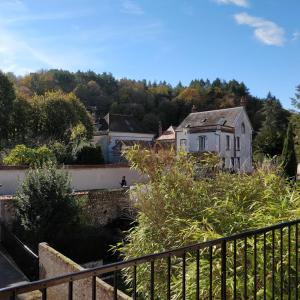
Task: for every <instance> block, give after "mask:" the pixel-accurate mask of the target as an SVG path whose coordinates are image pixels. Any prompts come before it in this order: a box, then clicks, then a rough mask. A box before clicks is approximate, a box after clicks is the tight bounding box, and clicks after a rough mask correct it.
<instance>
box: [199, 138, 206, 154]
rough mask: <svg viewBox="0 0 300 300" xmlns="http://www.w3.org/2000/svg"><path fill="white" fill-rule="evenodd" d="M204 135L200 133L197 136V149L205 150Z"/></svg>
mask: <svg viewBox="0 0 300 300" xmlns="http://www.w3.org/2000/svg"><path fill="white" fill-rule="evenodd" d="M206 140H207V137H206V135H200V136H199V137H198V150H199V151H205V150H206Z"/></svg>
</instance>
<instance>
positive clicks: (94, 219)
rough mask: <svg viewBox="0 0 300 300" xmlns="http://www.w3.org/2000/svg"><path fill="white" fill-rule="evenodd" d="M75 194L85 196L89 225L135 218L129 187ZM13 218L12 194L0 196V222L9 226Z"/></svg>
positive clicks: (85, 208) (97, 225)
mask: <svg viewBox="0 0 300 300" xmlns="http://www.w3.org/2000/svg"><path fill="white" fill-rule="evenodd" d="M75 195H77V196H78V197H87V201H86V202H85V206H84V208H83V209H84V210H85V212H86V213H87V215H88V223H89V225H91V226H94V227H102V226H105V225H107V224H109V223H111V222H113V221H114V220H116V219H118V218H127V219H134V218H135V210H134V209H133V207H132V205H131V204H130V203H131V202H130V197H129V189H115V190H95V191H86V192H77V193H75ZM14 218H15V208H14V205H13V196H0V222H3V223H4V224H5V225H6V226H8V227H10V226H11V225H12V223H13V220H14ZM0 235H1V233H0Z"/></svg>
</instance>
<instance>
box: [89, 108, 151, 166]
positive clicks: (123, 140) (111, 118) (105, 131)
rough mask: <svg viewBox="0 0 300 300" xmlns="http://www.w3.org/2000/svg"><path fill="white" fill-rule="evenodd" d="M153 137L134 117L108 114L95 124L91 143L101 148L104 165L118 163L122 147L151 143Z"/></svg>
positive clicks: (120, 159) (121, 159) (120, 158)
mask: <svg viewBox="0 0 300 300" xmlns="http://www.w3.org/2000/svg"><path fill="white" fill-rule="evenodd" d="M154 136H155V134H154V133H151V132H149V131H147V130H146V129H145V128H144V127H143V126H142V124H141V123H140V122H139V121H138V120H137V119H136V118H135V117H133V116H127V115H118V114H109V113H108V114H107V115H106V116H105V117H104V118H100V119H99V120H98V121H97V122H96V123H95V132H94V138H93V143H94V144H97V145H100V146H101V148H102V152H103V156H104V160H105V162H106V163H119V162H122V161H123V160H124V159H123V158H122V155H121V152H122V145H126V144H128V143H130V144H131V145H134V144H139V143H143V142H146V143H151V142H153V140H154Z"/></svg>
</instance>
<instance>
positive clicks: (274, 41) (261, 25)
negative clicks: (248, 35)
mask: <svg viewBox="0 0 300 300" xmlns="http://www.w3.org/2000/svg"><path fill="white" fill-rule="evenodd" d="M234 18H235V20H236V22H237V23H238V24H240V25H248V26H250V27H253V28H254V36H255V37H256V39H258V40H259V41H260V42H262V43H263V44H266V45H270V46H282V45H284V43H285V37H284V35H285V32H284V29H283V28H281V27H280V26H279V25H277V24H276V23H274V22H272V21H269V20H266V19H263V18H257V17H253V16H250V15H249V14H247V13H240V14H236V15H234Z"/></svg>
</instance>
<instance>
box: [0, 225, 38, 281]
mask: <svg viewBox="0 0 300 300" xmlns="http://www.w3.org/2000/svg"><path fill="white" fill-rule="evenodd" d="M0 230H1V244H2V246H3V247H4V248H5V250H6V251H7V252H8V253H9V255H10V256H11V257H12V258H13V260H14V261H15V263H16V264H17V266H18V267H19V268H20V269H21V270H22V272H23V273H24V274H25V275H26V276H27V277H28V278H29V279H31V280H37V279H38V278H39V258H38V256H37V255H36V254H35V253H34V252H33V251H32V250H31V249H30V248H29V247H28V246H27V245H25V244H24V243H23V242H22V241H21V240H20V239H19V238H18V237H17V236H16V235H14V234H13V233H12V232H11V231H10V230H9V229H8V228H7V227H6V226H5V225H4V224H3V223H0Z"/></svg>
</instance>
